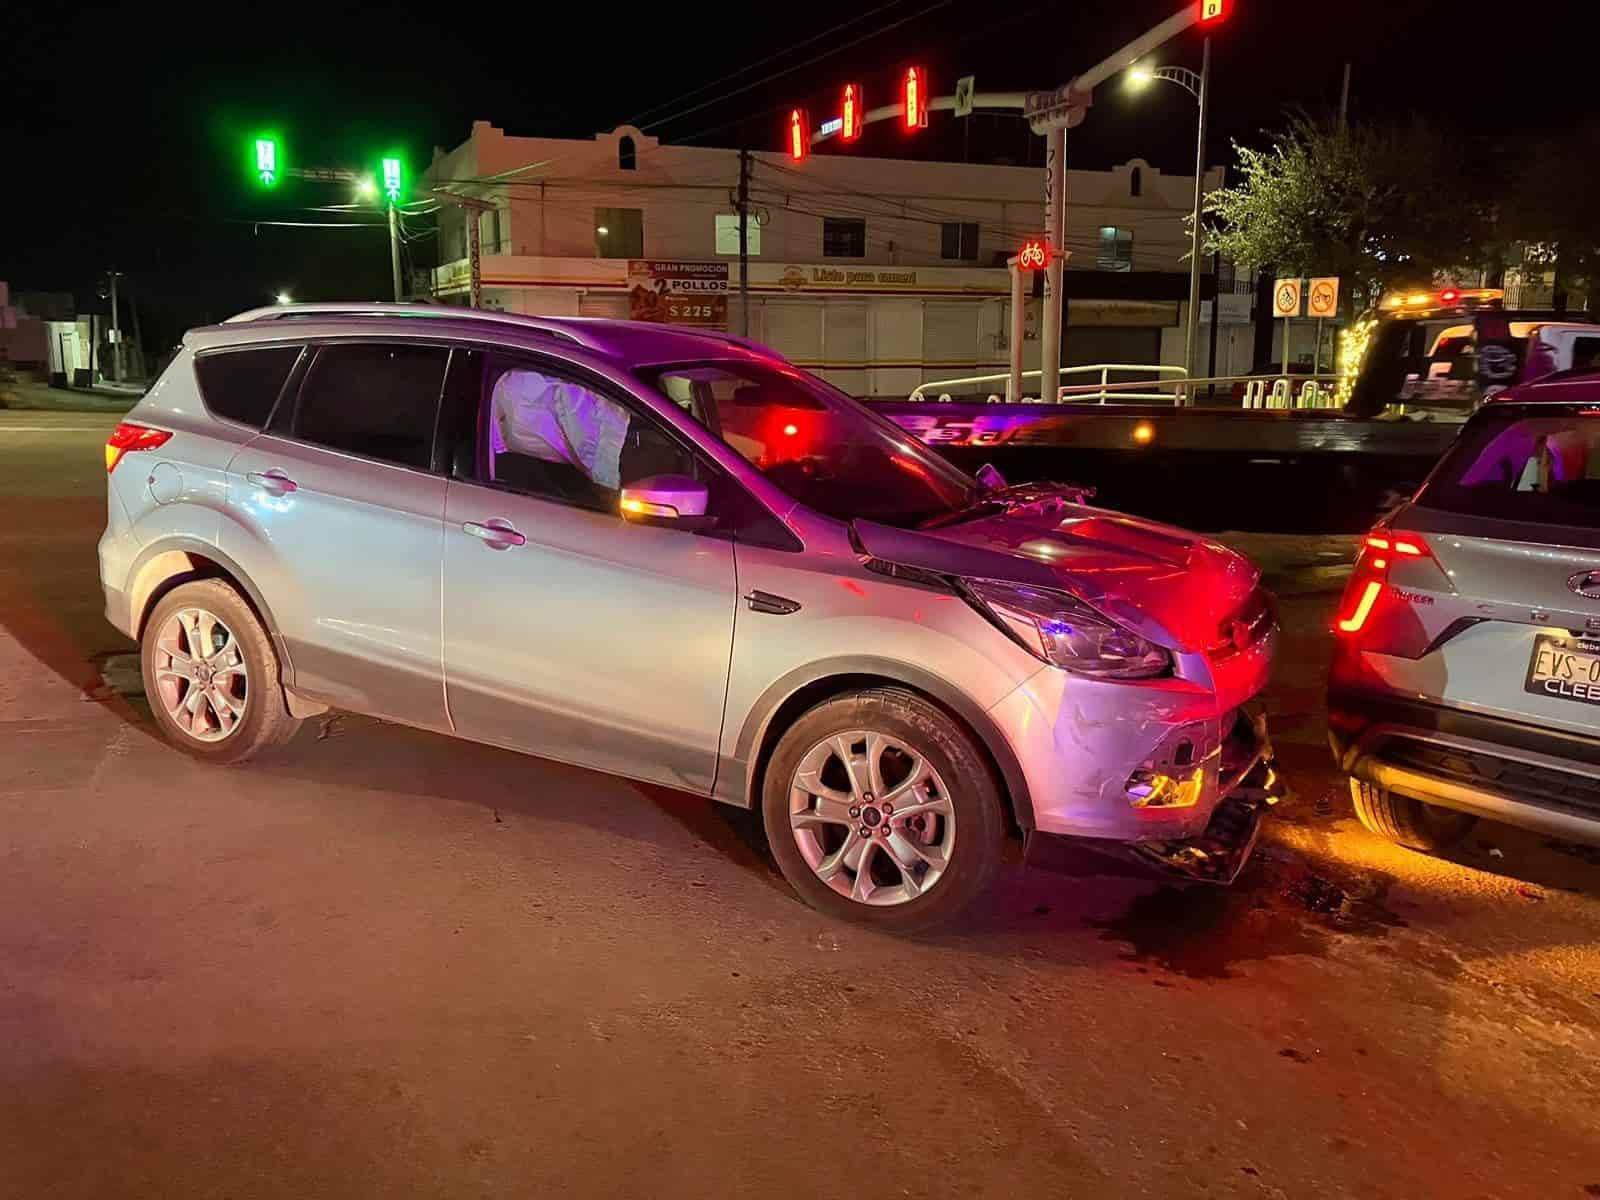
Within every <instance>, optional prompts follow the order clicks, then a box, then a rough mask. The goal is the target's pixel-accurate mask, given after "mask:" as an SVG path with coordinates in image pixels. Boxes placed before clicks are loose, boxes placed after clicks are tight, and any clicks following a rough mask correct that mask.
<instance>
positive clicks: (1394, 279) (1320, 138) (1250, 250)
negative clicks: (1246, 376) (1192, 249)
mask: <svg viewBox="0 0 1600 1200" xmlns="http://www.w3.org/2000/svg"><path fill="white" fill-rule="evenodd" d="M1234 149H1235V152H1236V154H1237V155H1238V158H1239V173H1240V181H1239V183H1238V184H1237V185H1236V186H1234V187H1227V188H1222V189H1220V190H1218V191H1215V192H1213V193H1211V195H1210V197H1209V198H1208V199H1207V202H1206V211H1207V212H1208V213H1209V214H1211V216H1212V221H1213V224H1214V227H1215V230H1216V231H1215V232H1214V233H1213V234H1212V235H1211V236H1210V237H1209V238H1208V248H1209V249H1211V250H1212V251H1219V252H1221V253H1222V254H1223V255H1224V256H1226V257H1228V258H1231V259H1232V260H1233V261H1234V262H1236V263H1238V264H1240V265H1241V266H1244V267H1247V268H1249V269H1252V270H1255V269H1258V268H1262V267H1267V266H1273V267H1276V268H1277V269H1278V270H1279V271H1281V272H1283V273H1284V274H1288V275H1295V274H1299V275H1339V276H1341V277H1343V278H1344V280H1345V281H1346V293H1347V294H1348V295H1349V296H1350V297H1351V299H1352V300H1353V301H1354V302H1355V303H1356V304H1357V305H1358V306H1360V305H1363V304H1372V303H1374V302H1375V301H1376V300H1377V297H1378V294H1379V293H1380V292H1381V291H1382V290H1383V289H1385V288H1388V287H1395V286H1405V285H1412V286H1415V285H1418V284H1423V285H1426V284H1428V283H1431V282H1432V281H1433V279H1434V277H1435V276H1436V275H1438V274H1441V273H1443V272H1448V271H1451V270H1454V269H1460V268H1476V267H1478V266H1479V265H1481V264H1482V263H1483V262H1484V261H1485V260H1486V257H1487V254H1488V247H1489V246H1490V244H1491V242H1492V240H1493V238H1492V227H1491V222H1492V216H1493V206H1492V204H1491V203H1490V199H1489V197H1487V196H1486V195H1485V194H1484V191H1483V188H1482V187H1481V185H1477V186H1475V182H1476V181H1475V180H1474V163H1473V161H1472V156H1471V154H1470V153H1469V151H1468V149H1467V147H1466V145H1465V144H1464V143H1463V142H1462V140H1461V139H1459V138H1455V137H1451V136H1449V135H1447V134H1445V133H1443V132H1442V131H1440V130H1438V129H1436V128H1434V127H1432V126H1430V125H1428V124H1427V123H1426V122H1423V121H1421V120H1420V119H1416V118H1413V119H1410V120H1407V121H1404V122H1401V123H1398V124H1391V125H1383V126H1378V125H1354V126H1350V127H1348V128H1341V127H1339V126H1338V125H1337V124H1334V123H1331V122H1321V121H1316V120H1313V119H1312V118H1310V117H1307V116H1303V115H1302V116H1296V117H1294V118H1292V119H1291V120H1290V122H1289V125H1288V128H1287V129H1286V130H1285V131H1284V132H1283V133H1281V134H1279V135H1278V136H1277V137H1276V138H1275V139H1274V140H1273V142H1272V144H1271V145H1270V146H1269V147H1268V148H1266V149H1255V148H1253V147H1249V146H1243V145H1239V144H1237V143H1236V144H1235V147H1234Z"/></svg>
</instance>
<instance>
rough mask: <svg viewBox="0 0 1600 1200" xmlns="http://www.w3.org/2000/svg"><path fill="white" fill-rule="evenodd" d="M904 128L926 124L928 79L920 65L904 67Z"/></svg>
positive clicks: (918, 127)
mask: <svg viewBox="0 0 1600 1200" xmlns="http://www.w3.org/2000/svg"><path fill="white" fill-rule="evenodd" d="M905 115H906V128H907V129H926V128H927V126H928V79H927V76H926V74H925V73H924V72H923V70H922V68H921V67H908V68H907V69H906V114H905Z"/></svg>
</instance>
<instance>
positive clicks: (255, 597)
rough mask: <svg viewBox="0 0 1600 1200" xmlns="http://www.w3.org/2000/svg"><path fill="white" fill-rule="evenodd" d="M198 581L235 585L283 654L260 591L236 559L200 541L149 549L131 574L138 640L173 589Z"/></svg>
mask: <svg viewBox="0 0 1600 1200" xmlns="http://www.w3.org/2000/svg"><path fill="white" fill-rule="evenodd" d="M196 579H221V580H223V581H225V582H227V583H230V584H232V585H233V586H234V587H235V588H236V589H237V590H238V592H239V594H240V595H241V596H243V597H244V600H245V603H246V604H248V605H249V606H250V607H251V608H252V609H253V610H254V611H255V614H256V616H257V617H258V618H260V620H261V623H262V624H263V625H264V626H266V629H267V633H268V635H269V636H270V637H271V638H272V640H273V642H274V644H275V645H276V646H277V647H278V650H279V654H280V655H281V654H282V639H281V638H280V637H279V636H278V623H277V621H276V620H275V619H274V618H273V616H272V610H271V608H269V607H268V605H267V602H266V600H265V599H264V598H263V597H262V595H261V592H260V589H258V588H257V587H256V586H255V584H254V583H252V582H251V580H250V577H249V576H248V575H247V574H245V572H244V570H243V569H242V568H241V567H240V566H239V564H238V563H236V562H235V561H234V560H233V559H231V558H229V557H228V556H227V555H226V554H223V553H222V552H221V551H220V550H218V549H217V547H216V546H214V545H212V544H211V543H210V542H203V541H201V540H200V539H198V538H188V537H176V538H165V539H163V540H161V541H159V542H155V543H153V544H152V545H150V546H148V547H146V548H145V550H144V551H143V553H141V554H140V555H139V557H138V558H137V559H135V560H134V563H133V566H132V568H130V569H129V571H128V598H129V609H128V611H129V614H130V616H131V618H132V623H133V631H134V638H135V640H138V639H141V638H143V637H144V627H145V623H146V622H148V621H149V619H150V614H151V613H152V612H154V611H155V607H156V605H157V604H159V603H161V599H162V597H163V596H165V595H166V594H167V593H168V592H170V591H172V589H173V588H175V587H178V586H180V585H181V584H185V583H189V582H191V581H193V580H196Z"/></svg>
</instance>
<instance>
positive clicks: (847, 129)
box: [839, 83, 862, 142]
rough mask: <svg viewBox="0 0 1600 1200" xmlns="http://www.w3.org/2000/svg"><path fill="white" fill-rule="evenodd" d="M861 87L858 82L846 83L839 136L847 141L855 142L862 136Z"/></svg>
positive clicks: (840, 113) (841, 107)
mask: <svg viewBox="0 0 1600 1200" xmlns="http://www.w3.org/2000/svg"><path fill="white" fill-rule="evenodd" d="M861 117H862V112H861V87H860V85H858V84H854V83H847V84H845V85H844V103H843V104H842V105H841V106H840V109H839V120H840V122H841V124H840V126H839V136H840V137H841V138H843V139H844V140H845V141H847V142H853V141H855V140H856V139H857V138H858V137H860V136H861Z"/></svg>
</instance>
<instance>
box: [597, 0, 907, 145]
mask: <svg viewBox="0 0 1600 1200" xmlns="http://www.w3.org/2000/svg"><path fill="white" fill-rule="evenodd" d="M899 3H901V0H889V2H888V3H887V4H880V5H878V7H877V8H874V9H870V10H868V11H867V12H864V13H857V14H856V15H855V16H853V17H851V18H850V19H849V20H847V21H840V22H839V24H837V25H835V26H833V28H831V29H825V30H823V31H822V32H821V33H818V34H815V35H814V36H812V37H808V38H807V39H806V40H805V41H803V42H797V43H795V44H794V45H790V46H785V47H784V48H783V49H781V50H774V51H773V52H772V53H771V54H769V55H767V56H766V57H765V58H761V59H757V60H756V61H755V62H753V63H749V64H747V65H745V66H743V67H740V68H739V69H738V70H737V71H730V72H729V73H728V74H726V75H724V76H722V78H720V79H713V80H712V81H711V82H710V83H707V84H703V85H702V86H700V87H697V88H694V89H692V90H690V91H687V92H684V93H683V94H682V95H681V96H676V97H674V98H673V99H671V100H667V101H665V102H663V103H661V104H656V105H652V106H651V107H650V108H647V109H645V110H644V112H642V113H640V114H639V115H638V116H636V117H632V118H630V119H629V120H626V121H624V122H623V124H624V125H633V126H635V127H638V126H639V122H640V121H643V120H645V119H647V118H648V117H650V116H651V115H652V114H653V113H658V112H660V111H661V110H662V109H664V108H671V107H672V106H673V105H674V104H679V103H681V102H682V101H684V100H689V99H692V98H693V97H695V96H698V95H700V94H701V93H703V92H708V91H710V90H711V89H712V88H714V87H720V86H721V85H722V84H724V83H727V82H729V81H730V80H733V79H738V78H739V77H740V76H741V75H748V74H749V73H750V72H751V71H754V70H755V69H756V68H758V67H764V66H766V64H767V63H769V62H772V61H773V60H774V59H778V58H783V57H784V56H785V55H788V54H793V53H794V52H795V51H797V50H803V49H805V47H807V46H810V45H813V44H815V43H817V42H820V41H822V40H823V39H824V38H829V37H832V36H833V35H834V34H836V33H838V32H839V31H840V30H843V29H848V28H849V27H850V26H852V25H859V24H860V23H861V22H862V21H865V20H866V19H867V18H868V17H875V16H877V15H878V14H879V13H881V12H883V11H884V10H885V9H888V8H893V7H894V6H895V5H897V4H899Z"/></svg>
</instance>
